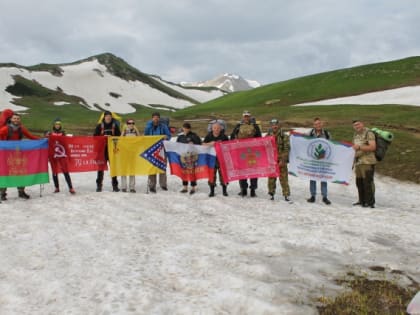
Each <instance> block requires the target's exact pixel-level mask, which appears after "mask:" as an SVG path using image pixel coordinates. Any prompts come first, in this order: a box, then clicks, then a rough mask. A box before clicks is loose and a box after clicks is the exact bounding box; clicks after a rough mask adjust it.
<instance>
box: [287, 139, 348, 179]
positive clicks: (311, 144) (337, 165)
mask: <svg viewBox="0 0 420 315" xmlns="http://www.w3.org/2000/svg"><path fill="white" fill-rule="evenodd" d="M290 147H291V149H290V155H289V161H290V162H289V174H291V175H295V176H297V177H302V178H305V179H311V180H317V181H325V182H333V183H339V184H344V185H348V184H349V181H350V178H351V174H352V166H353V160H354V150H353V148H352V146H351V144H350V143H345V142H338V141H329V140H327V139H322V138H313V137H308V136H304V135H302V134H297V133H292V134H291V136H290Z"/></svg>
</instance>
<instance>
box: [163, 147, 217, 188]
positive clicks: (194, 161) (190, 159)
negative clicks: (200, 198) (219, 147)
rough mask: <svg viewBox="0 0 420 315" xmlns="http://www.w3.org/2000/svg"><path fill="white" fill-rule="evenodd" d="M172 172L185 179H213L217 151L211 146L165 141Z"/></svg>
mask: <svg viewBox="0 0 420 315" xmlns="http://www.w3.org/2000/svg"><path fill="white" fill-rule="evenodd" d="M163 143H164V145H165V150H166V154H167V155H168V161H169V165H170V167H171V174H172V175H176V176H178V177H180V178H181V179H182V180H185V181H195V180H198V179H211V180H212V179H213V176H214V167H215V165H216V152H215V151H214V148H213V147H211V146H204V145H196V144H189V143H179V142H171V141H163Z"/></svg>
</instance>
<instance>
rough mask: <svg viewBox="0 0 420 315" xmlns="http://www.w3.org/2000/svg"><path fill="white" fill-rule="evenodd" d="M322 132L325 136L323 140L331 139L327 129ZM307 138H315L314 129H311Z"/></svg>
mask: <svg viewBox="0 0 420 315" xmlns="http://www.w3.org/2000/svg"><path fill="white" fill-rule="evenodd" d="M323 130H324V134H325V139H327V140H330V138H331V136H330V132H329V131H328V130H327V129H323ZM309 136H311V137H316V136H315V129H314V128H312V130H311V132H310V133H309Z"/></svg>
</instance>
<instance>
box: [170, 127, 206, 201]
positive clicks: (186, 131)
mask: <svg viewBox="0 0 420 315" xmlns="http://www.w3.org/2000/svg"><path fill="white" fill-rule="evenodd" d="M176 142H181V143H191V144H201V138H200V137H199V136H198V135H197V134H196V133H194V132H192V131H191V124H190V123H188V122H186V123H184V124H183V125H182V134H181V135H179V136H178V139H177V140H176ZM190 184H191V190H190V195H192V194H194V193H195V186H197V182H196V181H191V182H190ZM182 185H183V186H184V187H183V188H182V190H181V192H182V193H186V192H188V181H184V180H183V181H182Z"/></svg>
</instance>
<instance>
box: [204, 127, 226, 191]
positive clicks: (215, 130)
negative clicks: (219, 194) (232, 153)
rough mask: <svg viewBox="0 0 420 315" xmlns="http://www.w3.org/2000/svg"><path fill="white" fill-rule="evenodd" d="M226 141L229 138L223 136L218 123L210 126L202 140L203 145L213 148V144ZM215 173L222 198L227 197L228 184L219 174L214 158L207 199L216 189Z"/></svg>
mask: <svg viewBox="0 0 420 315" xmlns="http://www.w3.org/2000/svg"><path fill="white" fill-rule="evenodd" d="M228 140H229V138H228V136H226V135H225V131H224V130H223V128H222V126H221V125H220V124H219V123H218V122H215V123H214V124H213V125H212V126H211V131H210V132H209V133H208V134H207V136H206V137H205V138H204V141H203V144H204V145H209V146H214V144H215V143H216V142H218V141H228ZM217 173H219V181H220V184H221V185H222V189H223V196H228V193H227V184H228V183H226V182H225V181H224V179H223V176H222V173H221V172H220V165H219V161H218V160H217V158H216V165H215V167H214V177H213V178H209V186H210V193H209V197H214V188H215V187H216V177H217Z"/></svg>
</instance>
